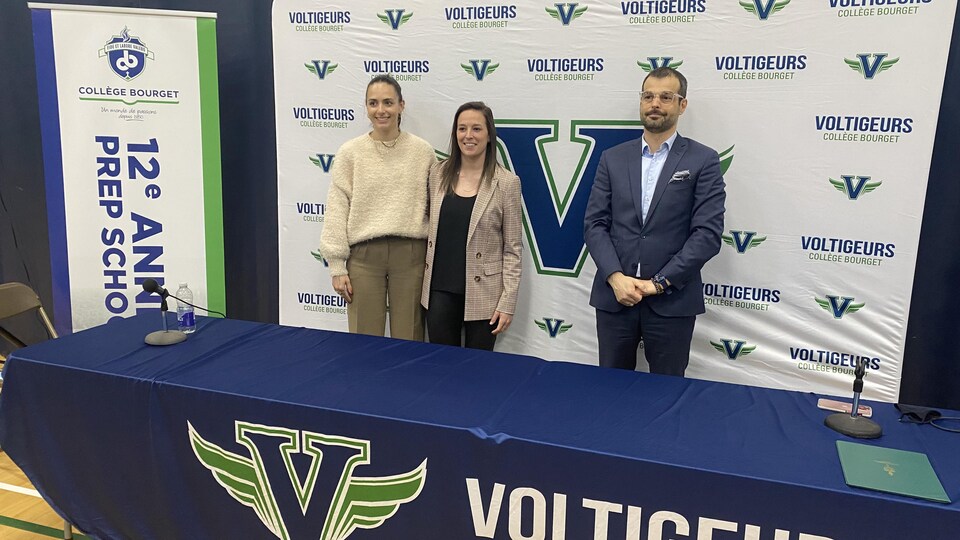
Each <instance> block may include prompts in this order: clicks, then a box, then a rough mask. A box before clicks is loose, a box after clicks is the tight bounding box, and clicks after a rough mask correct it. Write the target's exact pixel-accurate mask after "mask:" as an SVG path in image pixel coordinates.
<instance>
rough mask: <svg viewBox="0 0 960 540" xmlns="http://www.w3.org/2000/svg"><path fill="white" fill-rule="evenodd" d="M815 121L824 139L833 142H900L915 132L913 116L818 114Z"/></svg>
mask: <svg viewBox="0 0 960 540" xmlns="http://www.w3.org/2000/svg"><path fill="white" fill-rule="evenodd" d="M814 123H815V127H816V130H817V131H818V132H821V133H823V140H825V141H833V142H866V143H875V142H879V143H898V142H900V138H901V137H903V136H904V135H907V134H909V133H913V118H907V117H901V116H861V115H843V114H818V115H816V117H814Z"/></svg>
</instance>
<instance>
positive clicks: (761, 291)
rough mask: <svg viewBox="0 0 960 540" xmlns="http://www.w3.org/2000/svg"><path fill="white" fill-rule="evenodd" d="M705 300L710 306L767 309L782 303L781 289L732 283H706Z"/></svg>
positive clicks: (704, 287)
mask: <svg viewBox="0 0 960 540" xmlns="http://www.w3.org/2000/svg"><path fill="white" fill-rule="evenodd" d="M703 301H704V303H705V304H707V305H708V306H717V307H732V308H737V309H745V310H749V311H767V310H769V309H770V305H771V304H779V303H780V290H779V289H771V288H769V287H757V286H752V285H735V284H732V283H704V284H703Z"/></svg>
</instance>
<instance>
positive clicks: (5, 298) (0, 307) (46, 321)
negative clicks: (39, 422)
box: [0, 282, 73, 540]
mask: <svg viewBox="0 0 960 540" xmlns="http://www.w3.org/2000/svg"><path fill="white" fill-rule="evenodd" d="M31 311H36V313H37V316H38V317H39V318H40V322H41V323H42V324H43V328H44V330H46V332H47V335H48V336H49V337H51V338H56V337H57V331H56V330H54V328H53V324H52V323H51V322H50V317H48V316H47V312H46V311H44V310H43V304H41V303H40V297H39V296H37V293H35V292H33V289H31V288H30V287H28V286H27V285H24V284H23V283H16V282H11V283H2V284H0V324H2V323H3V321H4V320H6V319H9V318H11V317H16V316H17V315H21V314H23V313H28V312H31ZM0 337H2V338H3V339H4V340H6V341H8V342H10V344H12V345H13V346H14V348H17V349H19V348H21V347H26V344H25V343H24V342H23V341H21V340H20V339H19V338H17V337H16V336H15V335H13V334H11V333H10V332H9V331H7V329H6V328H4V327H3V326H0ZM5 361H6V359H5V358H3V355H0V366H2V365H3V362H5ZM2 384H3V379H2V378H0V388H2ZM63 538H64V539H65V540H70V539H71V538H73V527H72V526H71V525H70V522H69V521H67V520H63Z"/></svg>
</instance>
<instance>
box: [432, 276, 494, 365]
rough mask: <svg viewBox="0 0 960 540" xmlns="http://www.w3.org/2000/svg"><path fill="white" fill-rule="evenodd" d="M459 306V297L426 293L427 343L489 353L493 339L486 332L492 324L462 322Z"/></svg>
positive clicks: (444, 292) (446, 293)
mask: <svg viewBox="0 0 960 540" xmlns="http://www.w3.org/2000/svg"><path fill="white" fill-rule="evenodd" d="M463 306H464V295H462V294H456V293H450V292H446V291H430V309H428V310H427V333H428V334H429V336H430V343H437V344H440V345H453V346H454V347H466V348H468V349H483V350H485V351H492V350H493V345H494V344H495V343H496V341H497V336H495V335H493V334H491V333H490V331H491V330H493V329H494V328H496V325H493V324H490V321H488V320H483V321H464V320H463ZM461 332H462V334H463V336H462V338H463V339H461Z"/></svg>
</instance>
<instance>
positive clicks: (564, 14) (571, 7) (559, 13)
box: [543, 3, 587, 26]
mask: <svg viewBox="0 0 960 540" xmlns="http://www.w3.org/2000/svg"><path fill="white" fill-rule="evenodd" d="M579 5H580V4H575V3H574V4H571V3H566V4H561V3H557V4H554V6H555V8H556V9H554V8H543V9H544V10H545V11H546V12H547V13H549V14H550V16H551V17H553V18H554V19H557V20H558V21H560V22H561V23H562V24H563V25H564V26H568V25H569V24H570V23H571V22H573V20H574V19H576V18H578V17H580V16H581V15H583V14H584V13H585V12H586V11H587V6H583V7H577V6H579Z"/></svg>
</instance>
